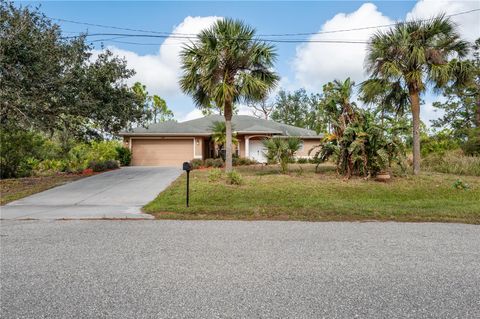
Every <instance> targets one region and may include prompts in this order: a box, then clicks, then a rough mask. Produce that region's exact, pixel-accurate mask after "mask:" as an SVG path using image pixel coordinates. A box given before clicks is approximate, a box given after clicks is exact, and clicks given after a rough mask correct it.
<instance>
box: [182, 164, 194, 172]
mask: <svg viewBox="0 0 480 319" xmlns="http://www.w3.org/2000/svg"><path fill="white" fill-rule="evenodd" d="M183 170H184V171H187V172H188V171H191V170H192V165H191V164H190V163H189V162H183Z"/></svg>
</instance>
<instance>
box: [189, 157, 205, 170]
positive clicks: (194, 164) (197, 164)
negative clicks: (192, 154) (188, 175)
mask: <svg viewBox="0 0 480 319" xmlns="http://www.w3.org/2000/svg"><path fill="white" fill-rule="evenodd" d="M190 165H192V169H198V168H200V167H201V166H203V161H202V160H201V159H198V158H195V159H193V160H191V161H190Z"/></svg>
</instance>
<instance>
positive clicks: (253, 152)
mask: <svg viewBox="0 0 480 319" xmlns="http://www.w3.org/2000/svg"><path fill="white" fill-rule="evenodd" d="M265 152H266V149H265V147H264V146H263V141H261V140H250V141H249V151H248V153H249V156H250V158H251V159H253V160H256V161H257V162H259V163H266V162H267V157H266V156H265Z"/></svg>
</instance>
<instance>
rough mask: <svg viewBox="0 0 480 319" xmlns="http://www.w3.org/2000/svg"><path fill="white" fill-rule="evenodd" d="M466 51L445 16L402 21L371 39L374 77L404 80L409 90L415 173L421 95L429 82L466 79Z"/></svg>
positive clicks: (369, 60)
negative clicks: (462, 65) (463, 62)
mask: <svg viewBox="0 0 480 319" xmlns="http://www.w3.org/2000/svg"><path fill="white" fill-rule="evenodd" d="M467 53H468V42H466V41H463V40H461V39H460V35H459V33H458V31H457V29H456V26H455V24H454V23H453V22H451V21H450V19H449V18H447V17H445V15H440V16H437V17H435V18H433V19H429V20H418V21H408V22H405V23H399V24H397V25H396V26H395V27H393V28H391V29H390V30H388V31H385V32H383V31H380V32H377V33H376V34H375V35H374V36H373V37H372V38H371V39H370V43H369V45H368V53H367V57H366V61H365V66H366V69H367V71H368V72H369V73H370V75H371V77H372V78H378V79H382V80H387V81H388V82H391V83H395V82H398V83H401V84H402V86H403V87H404V88H405V89H406V90H408V94H409V101H410V107H411V112H412V120H413V172H414V174H418V173H419V172H420V95H421V94H422V93H423V92H424V91H425V89H426V87H427V85H428V84H433V85H434V86H435V87H436V88H441V87H444V86H445V85H446V84H447V83H449V82H451V81H452V80H455V82H462V81H464V80H465V79H466V72H465V70H462V68H459V67H458V65H459V64H458V63H459V61H457V60H456V58H463V57H465V55H466V54H467ZM458 71H460V72H458Z"/></svg>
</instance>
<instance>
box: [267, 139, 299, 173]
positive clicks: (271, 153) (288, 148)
mask: <svg viewBox="0 0 480 319" xmlns="http://www.w3.org/2000/svg"><path fill="white" fill-rule="evenodd" d="M263 145H264V146H265V148H266V153H265V155H266V157H267V158H268V159H269V160H270V161H274V162H278V163H280V168H281V169H282V173H283V174H285V173H287V171H288V163H290V162H291V161H293V160H294V159H295V153H296V152H297V151H298V150H299V149H300V148H301V147H302V141H301V140H300V139H299V138H296V137H288V138H286V139H284V138H278V137H273V138H268V139H265V140H264V141H263Z"/></svg>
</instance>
